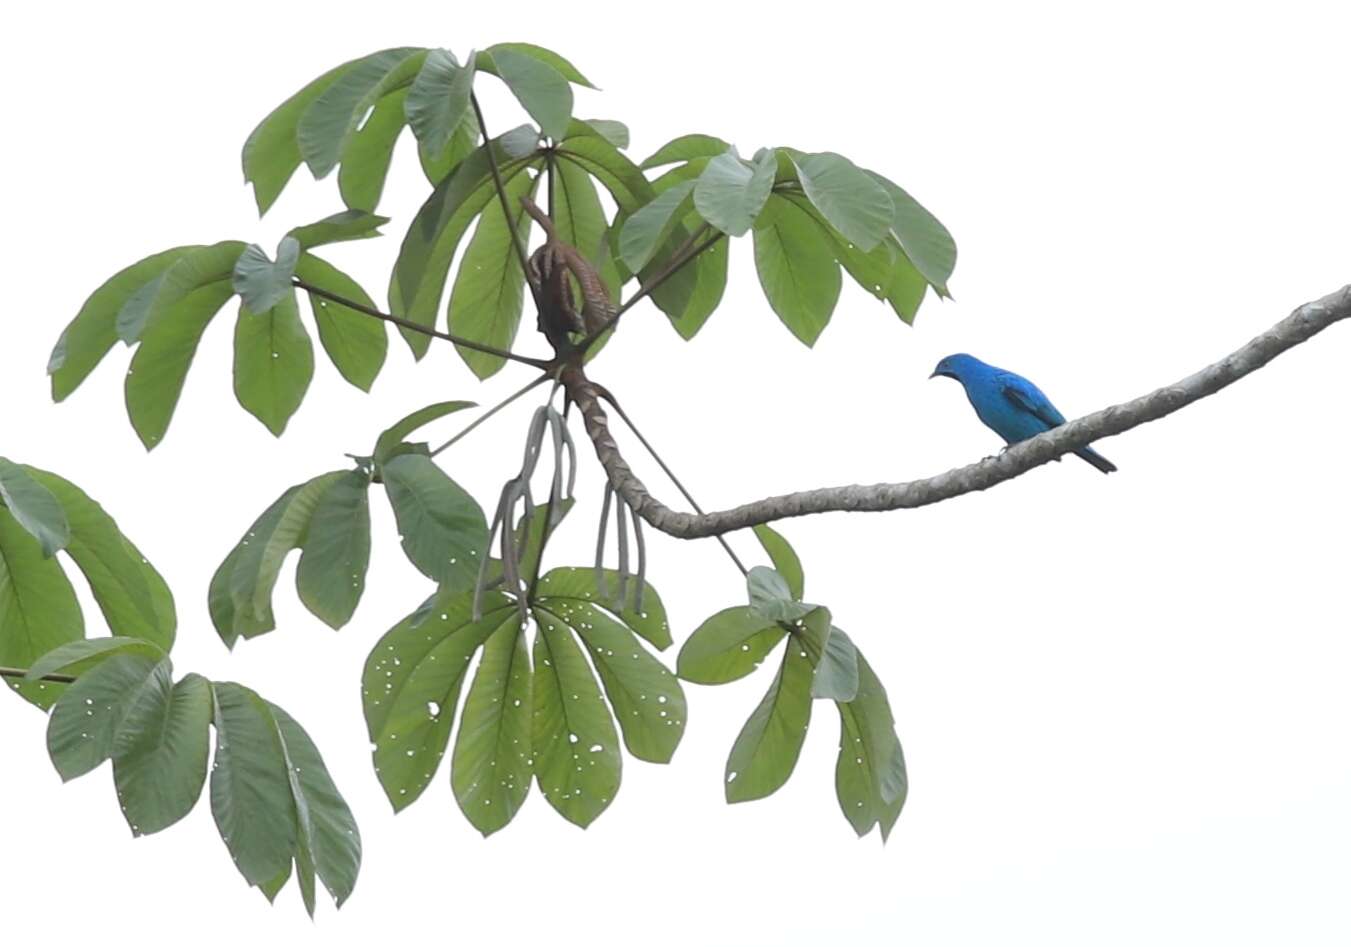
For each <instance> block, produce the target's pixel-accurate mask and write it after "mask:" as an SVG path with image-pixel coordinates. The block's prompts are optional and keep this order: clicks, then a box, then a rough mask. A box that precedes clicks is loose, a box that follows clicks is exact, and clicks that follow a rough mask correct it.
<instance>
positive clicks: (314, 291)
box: [291, 276, 549, 368]
mask: <svg viewBox="0 0 1351 947" xmlns="http://www.w3.org/2000/svg"><path fill="white" fill-rule="evenodd" d="M291 283H292V285H294V286H295V287H296V288H297V289H303V290H304V291H305V292H307V293H309V294H310V295H312V296H318V297H320V298H321V299H327V300H329V301H330V302H335V303H337V304H338V305H339V306H346V307H347V308H348V309H351V310H353V311H355V312H359V313H361V314H362V315H365V316H370V317H372V318H374V319H383V320H384V321H385V322H392V323H393V324H394V325H396V326H400V327H402V328H404V329H408V330H410V331H412V332H420V333H422V334H423V335H430V336H432V337H434V338H437V339H445V340H446V341H447V342H454V343H455V344H456V345H459V346H461V347H463V348H466V349H473V350H474V351H475V352H482V353H484V354H485V355H496V356H497V357H498V358H505V359H507V360H508V361H511V362H520V363H521V364H523V365H533V366H534V367H535V368H548V367H549V363H548V362H547V361H545V360H544V359H542V358H531V357H530V356H528V355H517V354H516V353H515V352H508V351H507V350H506V349H499V348H497V347H495V346H492V345H484V344H483V343H482V342H475V341H473V340H471V339H464V338H461V337H460V336H458V335H452V334H451V333H449V332H442V331H441V330H440V329H433V328H430V327H429V326H424V325H422V324H421V323H418V322H413V321H412V320H411V319H405V318H403V317H402V316H394V315H390V314H389V313H387V312H381V311H380V310H379V309H376V308H374V307H372V306H367V305H366V304H364V303H359V302H357V301H356V300H355V299H347V298H345V297H343V296H339V295H338V294H337V293H331V292H329V291H328V290H326V289H323V288H322V287H319V286H315V285H314V284H313V283H307V282H306V281H305V280H303V279H301V278H300V277H298V276H293V277H291Z"/></svg>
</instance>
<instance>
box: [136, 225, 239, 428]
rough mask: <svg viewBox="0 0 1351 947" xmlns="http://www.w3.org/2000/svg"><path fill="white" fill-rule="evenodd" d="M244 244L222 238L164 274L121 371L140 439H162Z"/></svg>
mask: <svg viewBox="0 0 1351 947" xmlns="http://www.w3.org/2000/svg"><path fill="white" fill-rule="evenodd" d="M244 249H245V246H244V244H243V243H240V242H239V241H238V240H227V241H225V242H223V243H217V244H214V245H212V246H209V247H202V248H200V249H197V250H192V251H190V252H188V253H186V254H184V255H183V257H182V259H180V260H179V261H178V262H177V263H175V264H174V265H173V266H172V267H171V268H170V269H169V271H168V272H167V273H165V275H164V280H163V282H162V284H161V285H160V288H159V291H158V292H157V293H156V294H155V301H154V303H153V305H152V306H151V309H150V314H149V316H148V317H147V319H146V323H145V329H144V331H143V332H142V333H141V337H140V345H138V346H137V348H136V354H135V355H134V356H133V357H132V360H131V368H129V369H128V371H127V379H126V385H125V388H126V401H127V414H128V415H130V417H131V423H132V426H133V427H134V428H135V429H136V433H137V435H138V436H139V437H140V439H141V443H143V444H144V445H145V446H146V449H147V450H150V449H153V448H154V447H155V446H156V445H157V444H159V442H160V441H161V440H163V438H164V432H165V431H166V430H168V427H169V422H170V420H172V418H173V414H174V408H176V407H177V406H178V397H179V395H180V394H181V393H182V391H183V382H184V380H185V379H186V378H187V374H188V368H189V367H190V366H191V365H192V359H193V356H194V355H196V353H197V345H198V343H200V342H201V340H202V333H203V332H205V331H206V327H207V325H208V324H209V323H210V322H211V320H212V318H214V317H215V315H216V313H217V312H219V311H220V308H221V306H223V305H225V301H226V300H227V299H229V298H230V297H231V296H232V295H234V289H233V288H232V287H231V285H230V280H231V276H232V274H233V272H234V265H235V262H236V261H237V260H238V259H239V257H240V255H241V254H242V253H243V252H244Z"/></svg>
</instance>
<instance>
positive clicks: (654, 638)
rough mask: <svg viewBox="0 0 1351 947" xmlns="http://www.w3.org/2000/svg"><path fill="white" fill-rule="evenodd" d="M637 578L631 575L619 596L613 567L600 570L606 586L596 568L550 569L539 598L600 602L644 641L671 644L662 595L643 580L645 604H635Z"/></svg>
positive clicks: (579, 603)
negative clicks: (638, 607)
mask: <svg viewBox="0 0 1351 947" xmlns="http://www.w3.org/2000/svg"><path fill="white" fill-rule="evenodd" d="M637 581H638V580H637V578H636V577H634V576H629V577H628V580H627V582H628V584H627V587H626V588H625V593H626V594H625V596H624V598H623V600H622V601H621V600H620V599H619V583H620V576H619V573H618V572H615V571H614V570H613V569H604V570H602V572H601V582H602V583H603V588H600V589H598V588H597V587H596V571H595V570H594V569H566V568H565V569H550V570H549V571H548V572H547V573H545V574H544V575H543V576H541V577H540V580H539V585H538V587H537V588H536V590H535V593H536V599H537V600H544V599H548V600H550V601H551V602H554V603H562V604H558V605H556V606H555V607H556V608H561V607H563V605H566V606H567V607H568V608H580V607H582V606H584V605H599V606H601V607H602V608H604V609H605V610H606V611H608V612H610V613H612V614H613V615H615V616H616V617H618V618H619V620H620V621H621V622H623V623H624V625H625V626H626V627H627V628H629V629H631V630H632V631H633V632H634V633H635V634H637V635H638V636H639V637H640V638H642V639H643V640H644V641H646V642H648V643H649V644H651V645H652V646H653V647H655V648H657V649H658V650H665V649H666V648H668V647H670V645H671V626H670V623H669V622H668V621H667V620H666V608H665V606H663V605H662V603H661V596H659V595H658V594H657V590H656V589H654V588H653V587H652V586H650V585H647V584H644V585H643V590H642V608H640V609H635V608H633V607H632V606H633V601H634V589H635V583H636V582H637Z"/></svg>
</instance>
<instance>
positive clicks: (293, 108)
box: [243, 60, 357, 215]
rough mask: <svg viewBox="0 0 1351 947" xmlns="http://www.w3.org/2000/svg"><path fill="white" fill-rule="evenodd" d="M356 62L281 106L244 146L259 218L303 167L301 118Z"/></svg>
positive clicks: (246, 170)
mask: <svg viewBox="0 0 1351 947" xmlns="http://www.w3.org/2000/svg"><path fill="white" fill-rule="evenodd" d="M356 62H357V60H353V61H352V62H345V63H343V64H342V65H341V66H338V67H337V68H335V69H330V70H329V71H328V72H326V73H324V74H323V75H322V76H320V77H319V78H318V79H315V80H314V81H313V82H311V83H310V84H309V85H307V86H305V88H303V89H301V90H300V91H299V92H297V93H296V94H295V95H293V96H291V97H290V98H289V99H287V100H286V101H285V102H283V103H282V104H281V105H280V106H278V107H277V108H276V109H275V110H274V111H273V112H272V113H271V114H270V115H268V116H267V118H265V119H263V120H262V122H260V123H259V125H258V127H257V128H255V129H254V130H253V132H252V133H251V134H250V135H249V139H248V141H246V142H245V143H244V155H243V162H244V180H245V181H248V182H251V183H252V184H253V194H254V198H255V200H256V201H257V203H258V213H259V214H260V215H261V214H265V213H267V209H268V208H269V207H271V206H272V204H273V202H274V201H276V199H277V196H278V195H279V194H281V192H282V188H284V187H285V186H286V182H287V181H289V180H290V179H291V175H292V174H294V173H295V170H296V168H298V167H300V145H299V143H298V142H297V141H296V124H297V123H298V122H299V121H300V116H301V115H303V114H304V113H305V110H306V109H308V108H309V107H310V105H311V104H312V103H313V102H314V100H315V99H317V98H319V96H320V95H321V94H322V93H323V92H324V90H325V89H327V88H328V87H329V86H330V85H332V84H333V82H334V81H335V80H336V79H337V78H338V77H339V76H341V75H342V74H343V73H345V72H346V71H347V70H348V69H349V68H350V67H351V66H353V65H354V64H355V63H356Z"/></svg>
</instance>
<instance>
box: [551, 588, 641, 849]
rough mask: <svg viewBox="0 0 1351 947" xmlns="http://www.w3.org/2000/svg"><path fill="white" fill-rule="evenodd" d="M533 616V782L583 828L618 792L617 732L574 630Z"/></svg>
mask: <svg viewBox="0 0 1351 947" xmlns="http://www.w3.org/2000/svg"><path fill="white" fill-rule="evenodd" d="M536 618H537V619H538V628H537V630H536V634H535V646H534V659H535V679H534V713H533V719H532V722H531V748H532V750H533V752H534V770H535V780H536V781H537V782H538V783H539V787H540V791H541V792H542V793H543V794H544V798H545V799H547V800H548V801H549V804H550V805H551V806H553V807H554V809H556V810H557V811H558V814H559V815H561V816H563V818H565V819H567V820H568V821H569V822H572V823H573V824H574V825H579V826H581V827H582V828H586V827H587V826H588V825H590V824H591V823H592V822H593V821H595V819H596V817H597V816H599V815H600V814H601V813H602V812H604V811H605V809H606V808H607V807H608V806H609V805H610V803H611V802H612V801H613V800H614V796H615V793H616V792H617V791H618V790H619V778H620V768H621V758H620V754H619V734H617V733H616V732H615V725H614V721H613V720H612V719H611V717H610V711H609V709H608V708H607V707H606V706H605V699H604V698H603V697H602V696H601V692H600V688H599V687H598V686H597V685H596V678H595V676H594V675H592V673H591V668H590V667H588V666H587V662H586V656H585V655H584V654H583V653H582V650H581V648H579V647H578V646H577V642H576V641H575V640H574V639H573V636H572V632H571V631H570V630H569V629H568V627H567V626H566V625H564V624H563V623H562V622H560V621H558V620H557V619H555V618H554V617H553V616H552V615H551V614H549V613H548V612H543V611H537V612H536Z"/></svg>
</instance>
